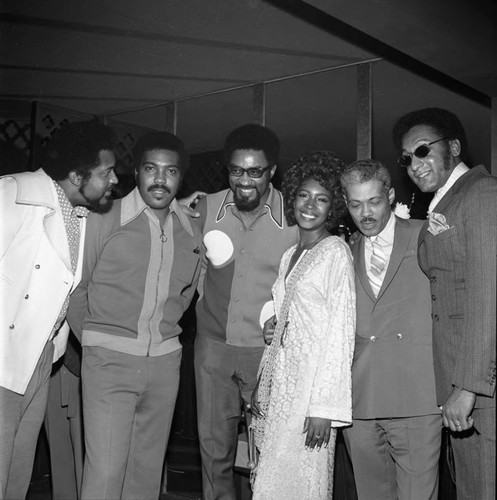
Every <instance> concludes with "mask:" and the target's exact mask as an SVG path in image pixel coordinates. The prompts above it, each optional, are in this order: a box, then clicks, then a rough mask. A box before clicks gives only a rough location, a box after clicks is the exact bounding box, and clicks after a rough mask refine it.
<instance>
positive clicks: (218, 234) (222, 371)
mask: <svg viewBox="0 0 497 500" xmlns="http://www.w3.org/2000/svg"><path fill="white" fill-rule="evenodd" d="M278 153H279V141H278V138H277V137H276V135H275V134H274V133H273V132H272V131H271V130H269V129H268V128H266V127H263V126H260V125H255V124H249V125H244V126H242V127H239V128H237V129H235V130H234V131H233V132H231V133H230V134H229V135H228V137H227V139H226V143H225V148H224V155H225V160H226V165H227V170H228V176H229V184H230V188H229V189H226V190H224V191H221V192H219V193H215V194H210V195H208V196H206V197H205V198H203V199H202V200H200V202H199V204H198V205H197V207H196V210H197V211H198V212H199V213H200V219H201V222H202V226H203V243H204V252H205V258H204V259H203V266H202V273H201V280H200V283H199V294H200V298H199V301H198V303H197V340H196V344H195V379H196V387H197V412H198V415H197V417H198V433H199V440H200V451H201V456H202V482H203V498H204V499H205V500H214V499H216V500H235V485H234V480H233V465H234V461H235V451H236V446H237V437H238V423H239V420H240V414H241V406H242V400H243V402H244V403H245V409H247V404H248V402H250V398H251V396H252V391H253V389H254V387H255V385H256V382H257V370H258V368H259V363H260V359H261V356H262V352H263V350H264V345H265V344H264V339H263V334H262V327H263V325H264V323H265V321H266V320H268V319H269V318H270V317H272V316H273V315H274V310H273V306H272V301H271V286H272V285H273V282H274V281H275V279H276V276H277V273H278V267H279V263H280V260H281V256H282V255H283V253H284V252H285V250H287V249H288V248H289V247H290V246H291V245H292V244H294V243H296V242H297V239H298V233H297V229H296V226H292V227H289V226H288V225H287V222H286V220H285V217H284V213H283V198H282V196H281V193H280V192H279V191H277V190H276V189H275V188H274V187H273V186H272V185H271V179H272V177H273V175H274V173H275V171H276V166H277V163H278Z"/></svg>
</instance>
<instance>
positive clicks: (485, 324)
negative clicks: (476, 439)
mask: <svg viewBox="0 0 497 500" xmlns="http://www.w3.org/2000/svg"><path fill="white" fill-rule="evenodd" d="M434 212H436V213H440V214H443V215H444V216H445V218H446V221H447V225H448V226H450V229H447V230H445V231H443V232H441V233H440V234H438V235H436V236H433V235H432V234H431V233H429V232H428V231H427V228H428V221H427V222H425V225H424V227H423V229H422V230H421V233H420V235H419V262H420V265H421V267H422V269H423V271H424V272H425V273H426V275H427V276H428V277H429V278H430V282H431V293H432V296H433V352H434V363H435V378H436V383H437V398H438V403H439V404H444V403H445V402H446V401H447V398H448V397H449V395H450V393H451V392H452V389H453V385H456V386H458V387H462V388H464V389H467V390H469V391H472V392H476V393H477V399H476V407H477V408H478V407H480V408H481V407H492V406H495V348H496V346H495V330H496V313H495V311H496V307H497V303H496V281H497V178H496V177H492V176H490V175H489V174H488V172H487V171H486V170H485V168H484V167H483V166H481V165H480V166H478V167H475V168H473V169H471V170H470V171H469V172H467V173H466V174H464V175H463V176H462V177H460V178H459V179H458V180H457V182H456V183H455V184H454V185H453V186H452V187H451V189H449V191H448V192H447V193H446V194H445V196H444V197H443V198H442V199H441V200H440V201H439V202H438V204H437V206H436V207H435V209H434Z"/></svg>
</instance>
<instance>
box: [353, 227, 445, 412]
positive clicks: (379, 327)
mask: <svg viewBox="0 0 497 500" xmlns="http://www.w3.org/2000/svg"><path fill="white" fill-rule="evenodd" d="M422 225H423V221H418V220H404V219H400V218H398V217H396V222H395V236H394V245H393V249H392V254H391V256H390V261H389V264H388V268H387V271H386V274H385V279H384V280H383V285H382V287H381V289H380V291H379V294H378V297H377V298H376V297H375V296H374V293H373V291H372V289H371V285H370V284H369V280H368V276H367V274H366V263H365V258H364V244H365V237H364V236H362V235H361V236H360V237H359V238H358V240H357V241H356V242H355V244H354V245H352V254H353V256H354V267H355V273H356V294H357V305H356V308H357V326H356V343H355V354H354V362H353V365H352V398H353V401H352V408H353V417H354V418H355V419H372V418H397V417H412V416H419V415H430V414H436V413H440V410H439V409H438V408H437V405H436V398H435V379H434V372H433V354H432V339H431V298H430V286H429V281H428V279H427V278H426V276H425V275H424V274H423V272H422V271H421V269H420V268H419V265H418V261H417V255H416V250H417V241H418V234H419V231H420V229H421V227H422Z"/></svg>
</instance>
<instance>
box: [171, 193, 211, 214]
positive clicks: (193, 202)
mask: <svg viewBox="0 0 497 500" xmlns="http://www.w3.org/2000/svg"><path fill="white" fill-rule="evenodd" d="M204 196H207V193H204V192H203V191H195V192H194V193H192V194H191V195H190V196H187V197H186V198H181V200H178V203H179V205H180V207H181V210H183V212H184V213H185V214H186V215H189V216H190V217H193V218H197V217H200V213H199V212H197V211H196V210H195V207H196V206H197V203H198V202H199V201H200V200H201V199H202V198H203V197H204Z"/></svg>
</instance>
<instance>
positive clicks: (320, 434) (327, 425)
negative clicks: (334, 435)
mask: <svg viewBox="0 0 497 500" xmlns="http://www.w3.org/2000/svg"><path fill="white" fill-rule="evenodd" d="M306 432H307V437H306V438H305V449H306V450H307V448H310V449H311V450H313V449H314V447H315V446H316V447H317V450H318V451H319V450H320V449H321V446H322V445H323V444H324V447H325V448H327V447H328V443H329V441H330V434H331V420H330V419H328V418H319V417H306V418H305V422H304V430H303V433H306Z"/></svg>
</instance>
